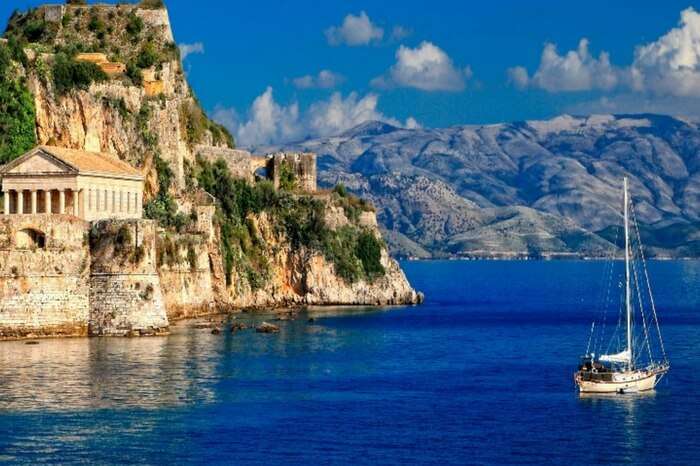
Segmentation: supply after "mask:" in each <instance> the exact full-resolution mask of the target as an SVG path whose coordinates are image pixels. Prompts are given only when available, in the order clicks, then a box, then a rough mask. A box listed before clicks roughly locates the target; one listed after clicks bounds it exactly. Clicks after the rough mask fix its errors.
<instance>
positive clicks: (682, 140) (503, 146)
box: [255, 114, 700, 258]
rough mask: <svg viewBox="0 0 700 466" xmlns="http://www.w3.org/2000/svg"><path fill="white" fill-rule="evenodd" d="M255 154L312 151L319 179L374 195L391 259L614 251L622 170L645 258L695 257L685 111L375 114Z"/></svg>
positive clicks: (697, 204)
mask: <svg viewBox="0 0 700 466" xmlns="http://www.w3.org/2000/svg"><path fill="white" fill-rule="evenodd" d="M255 149H256V151H258V152H266V151H273V150H279V149H284V150H297V151H312V152H316V153H317V154H318V157H319V181H320V183H321V184H322V185H325V186H327V187H331V186H334V185H336V184H337V183H343V184H344V185H345V186H346V187H347V188H348V189H349V190H351V191H353V192H355V193H356V194H358V195H360V196H362V197H366V198H369V199H371V200H372V201H373V202H374V204H375V206H376V208H377V211H378V217H379V221H380V222H381V224H382V227H383V229H384V230H385V233H386V240H387V242H388V244H389V246H390V248H391V250H392V252H393V253H394V254H396V255H398V256H404V257H405V256H412V257H421V258H428V257H449V256H462V257H525V256H527V257H533V256H534V257H556V256H563V257H566V256H585V257H600V256H607V255H610V254H612V253H616V252H617V253H619V249H617V248H619V243H620V240H619V238H620V227H621V223H622V219H621V213H620V212H621V209H622V192H621V187H622V179H623V177H624V176H628V177H629V179H630V191H631V195H632V199H633V202H634V206H635V207H634V213H635V215H636V219H637V220H638V223H639V225H640V231H641V235H642V241H643V242H644V244H645V246H646V251H647V254H648V255H650V256H657V257H696V256H700V229H699V228H698V227H699V226H700V155H699V154H700V129H699V127H698V125H697V124H696V123H694V122H692V121H689V120H685V119H681V118H674V117H670V116H662V115H652V114H639V115H592V116H585V117H577V116H569V115H562V116H559V117H556V118H553V119H551V120H546V121H522V122H514V123H504V124H493V125H480V126H474V125H469V126H453V127H449V128H443V129H430V128H417V129H404V128H397V127H394V126H391V125H389V124H386V123H382V122H376V121H373V122H368V123H364V124H362V125H360V126H357V127H355V128H353V129H351V130H348V131H346V132H344V133H342V134H340V135H337V136H334V137H328V138H320V139H308V140H305V141H302V142H298V143H292V144H286V145H284V146H281V147H259V148H255ZM616 249H617V251H616Z"/></svg>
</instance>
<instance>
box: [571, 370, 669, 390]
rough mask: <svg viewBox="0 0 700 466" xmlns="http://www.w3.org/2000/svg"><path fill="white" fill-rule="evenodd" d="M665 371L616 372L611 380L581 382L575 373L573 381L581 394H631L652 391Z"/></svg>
mask: <svg viewBox="0 0 700 466" xmlns="http://www.w3.org/2000/svg"><path fill="white" fill-rule="evenodd" d="M666 370H667V369H665V368H659V369H656V370H636V371H629V372H616V373H613V374H612V378H611V379H612V380H605V381H603V380H583V376H582V375H581V373H580V372H579V373H577V374H576V377H575V380H576V385H578V388H579V391H580V392H581V393H632V392H644V391H648V390H653V389H654V387H655V386H656V384H657V382H658V381H659V380H660V379H661V377H662V376H663V374H664V373H665V372H666Z"/></svg>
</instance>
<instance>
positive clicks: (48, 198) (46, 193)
mask: <svg viewBox="0 0 700 466" xmlns="http://www.w3.org/2000/svg"><path fill="white" fill-rule="evenodd" d="M44 196H45V199H46V200H45V202H44V204H45V208H44V210H45V211H46V213H47V214H50V213H52V212H51V211H52V210H53V206H52V205H51V190H50V189H47V190H46V191H44Z"/></svg>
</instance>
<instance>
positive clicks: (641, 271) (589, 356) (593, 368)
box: [574, 177, 670, 394]
mask: <svg viewBox="0 0 700 466" xmlns="http://www.w3.org/2000/svg"><path fill="white" fill-rule="evenodd" d="M623 191H624V194H623V200H624V207H623V213H624V233H625V277H624V278H625V280H624V281H625V283H624V298H623V300H624V301H623V304H624V305H623V306H621V314H622V313H624V326H625V333H624V337H625V338H618V347H617V350H616V352H614V353H608V354H600V355H596V354H595V352H594V351H595V349H596V348H595V345H594V348H593V350H594V351H590V349H591V341H592V340H593V336H594V333H595V330H596V325H595V324H596V322H593V324H592V326H591V337H589V340H588V348H587V350H586V354H585V355H584V356H583V357H582V358H581V364H580V365H579V368H578V371H576V373H575V374H574V380H575V382H576V385H577V386H578V389H579V391H580V392H581V393H601V394H602V393H608V394H612V393H619V394H622V393H632V392H644V391H648V390H653V389H654V388H655V387H656V384H658V383H659V381H660V380H661V378H662V377H663V376H664V375H665V374H666V373H667V372H668V370H669V368H670V364H669V362H668V358H667V357H666V351H665V349H664V346H663V340H662V338H661V329H660V327H659V321H658V318H657V315H656V306H655V305H654V297H653V294H652V291H651V285H650V283H649V275H648V272H647V267H646V261H645V259H644V254H643V249H642V246H641V236H640V234H639V226H638V224H637V221H636V216H635V215H634V205H633V204H632V203H631V202H630V199H629V194H628V181H627V177H625V178H624V183H623ZM630 210H631V211H632V215H633V216H634V218H633V220H634V222H633V223H634V233H636V235H634V237H633V235H631V234H630ZM633 240H636V244H637V247H638V258H639V259H638V260H636V261H635V260H633V255H634V254H633V253H634V250H633V247H632V244H631V243H632V242H633ZM611 276H612V274H611ZM645 284H646V286H644V285H645ZM633 287H634V291H635V293H634V295H633V293H632V291H633ZM640 317H641V318H640ZM622 323H623V319H622V315H621V316H620V319H619V323H618V328H619V327H621V326H622ZM650 327H651V328H650ZM654 327H655V328H654ZM599 329H600V326H599ZM654 330H655V332H654ZM614 333H615V334H617V333H618V332H617V331H615V332H614ZM618 337H619V335H618ZM613 339H614V336H613V337H611V340H610V343H608V349H610V346H612V342H613ZM601 340H602V338H601V337H600V336H599V337H598V338H597V341H599V342H600V341H601ZM652 343H658V347H654V348H652Z"/></svg>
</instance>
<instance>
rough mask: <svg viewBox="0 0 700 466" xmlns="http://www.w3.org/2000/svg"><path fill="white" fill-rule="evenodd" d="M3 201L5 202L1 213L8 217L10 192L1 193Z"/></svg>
mask: <svg viewBox="0 0 700 466" xmlns="http://www.w3.org/2000/svg"><path fill="white" fill-rule="evenodd" d="M3 194H4V195H3V199H4V200H5V209H4V210H3V211H2V213H3V214H5V215H10V191H9V190H8V191H3Z"/></svg>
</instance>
